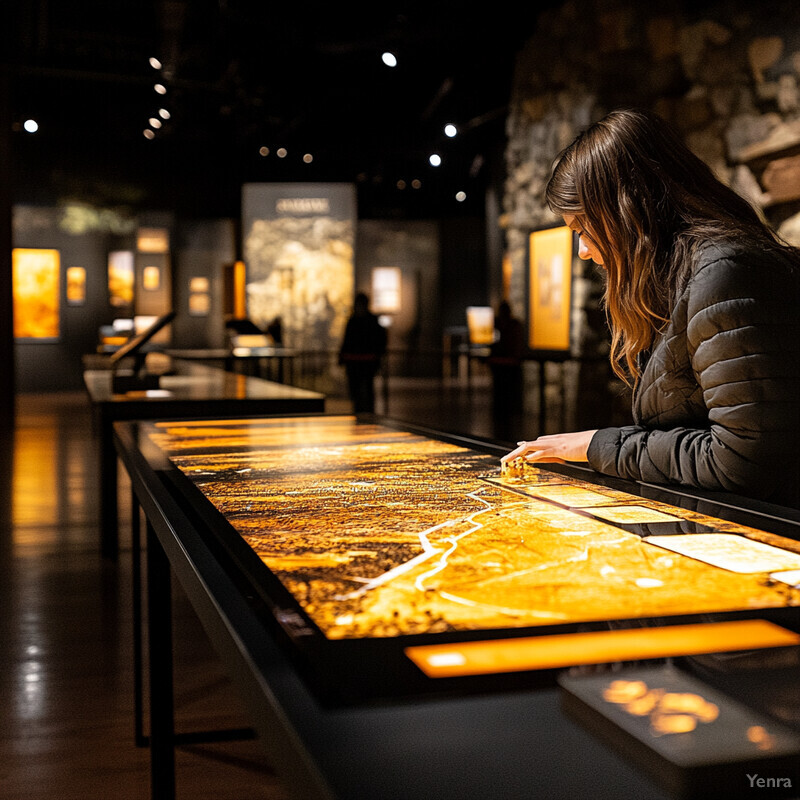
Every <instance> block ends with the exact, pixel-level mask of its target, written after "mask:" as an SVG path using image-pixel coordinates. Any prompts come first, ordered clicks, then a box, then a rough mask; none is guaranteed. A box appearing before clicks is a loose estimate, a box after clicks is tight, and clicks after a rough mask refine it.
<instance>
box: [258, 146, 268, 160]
mask: <svg viewBox="0 0 800 800" xmlns="http://www.w3.org/2000/svg"><path fill="white" fill-rule="evenodd" d="M258 154H259V155H260V156H264V157H265V158H266V157H267V156H268V155H269V147H259V148H258Z"/></svg>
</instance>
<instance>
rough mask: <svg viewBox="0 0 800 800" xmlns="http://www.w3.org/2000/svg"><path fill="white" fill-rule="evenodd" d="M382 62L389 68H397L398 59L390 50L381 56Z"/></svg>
mask: <svg viewBox="0 0 800 800" xmlns="http://www.w3.org/2000/svg"><path fill="white" fill-rule="evenodd" d="M381 61H383V63H384V64H386V66H387V67H396V66H397V57H396V56H395V54H394V53H390V52H389V51H388V50H387V51H386V52H385V53H384V54H383V55H382V56H381Z"/></svg>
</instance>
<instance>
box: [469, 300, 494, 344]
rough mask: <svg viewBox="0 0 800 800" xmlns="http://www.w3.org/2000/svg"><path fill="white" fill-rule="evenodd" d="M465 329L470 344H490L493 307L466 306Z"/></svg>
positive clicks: (492, 326) (491, 340)
mask: <svg viewBox="0 0 800 800" xmlns="http://www.w3.org/2000/svg"><path fill="white" fill-rule="evenodd" d="M467 331H468V332H469V343H470V344H478V345H487V344H492V342H494V309H493V308H492V307H491V306H467Z"/></svg>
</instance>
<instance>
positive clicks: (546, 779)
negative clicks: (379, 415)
mask: <svg viewBox="0 0 800 800" xmlns="http://www.w3.org/2000/svg"><path fill="white" fill-rule="evenodd" d="M114 429H115V440H116V445H117V448H118V452H119V455H120V458H121V459H122V461H123V463H124V464H125V467H126V469H127V470H128V473H129V474H130V476H131V483H132V487H133V492H134V495H135V498H136V499H137V501H138V502H139V503H140V504H141V508H142V509H143V510H144V514H145V516H146V519H147V565H148V566H147V574H148V580H147V596H148V609H149V614H150V617H149V625H150V662H149V682H150V720H151V736H150V742H149V744H150V750H151V771H152V785H151V789H152V797H153V798H154V800H173V798H174V797H175V780H176V776H175V758H174V747H175V744H176V742H177V741H178V739H177V737H176V735H175V730H174V713H173V710H172V709H173V702H172V701H173V685H172V681H173V675H172V660H171V619H170V616H169V614H168V613H166V609H167V608H168V606H169V602H170V586H171V583H170V581H171V579H172V577H173V576H174V577H176V578H177V580H178V581H179V582H180V584H181V586H182V588H183V590H184V592H185V593H186V596H187V597H188V599H189V601H190V603H191V605H192V607H193V608H194V610H195V612H196V613H197V615H198V617H199V619H200V620H201V622H202V624H203V626H204V628H205V630H206V632H207V633H208V635H209V638H210V640H211V641H212V643H213V644H214V646H215V648H216V649H217V651H218V652H219V654H220V656H221V658H222V661H223V663H224V664H225V666H226V668H227V671H228V673H229V675H230V676H231V678H232V680H233V682H234V685H235V686H236V687H237V688H238V689H239V691H240V693H241V695H242V697H243V700H244V702H245V707H246V708H247V709H248V711H249V713H250V715H251V720H252V722H253V729H254V731H255V733H256V735H257V736H258V739H259V741H260V742H261V743H262V745H263V746H264V748H265V750H266V752H267V754H268V757H269V758H270V760H271V762H272V764H273V766H274V768H275V770H276V772H277V773H278V775H279V776H281V777H283V778H284V779H285V780H286V782H287V786H288V787H289V788H290V789H291V790H292V791H293V793H294V795H295V796H296V797H299V798H315V800H316V799H319V798H322V799H323V800H325V799H326V798H337V799H338V800H356V798H358V800H360V798H362V797H366V796H376V797H377V796H381V794H380V792H381V789H380V787H381V786H385V780H387V777H388V776H387V774H386V773H389V774H392V776H393V777H391V778H390V779H391V780H394V781H395V783H394V787H395V788H394V790H393V792H394V793H393V795H392V796H393V797H396V798H403V800H405V799H406V798H410V797H423V796H437V797H439V798H441V800H465V799H466V798H471V797H478V796H481V797H487V798H488V797H496V798H500V797H502V798H503V800H512V798H514V799H516V798H519V800H522V798H529V797H531V796H543V797H548V798H558V797H573V796H589V795H593V794H595V792H596V788H597V786H602V785H605V786H612V785H613V786H614V796H615V799H616V800H628V799H629V798H630V799H633V798H636V800H664V798H666V797H668V795H667V794H666V793H665V792H664V791H663V790H662V789H661V788H659V787H658V786H656V785H655V784H654V783H653V782H651V781H650V780H649V779H648V778H647V777H646V776H645V775H644V774H643V773H641V772H639V770H638V769H637V768H635V767H634V766H633V765H631V764H629V763H628V762H627V761H625V760H623V759H621V758H619V757H618V756H617V755H616V754H615V753H614V752H612V751H611V750H609V749H606V747H605V746H604V745H603V744H602V743H601V742H599V741H597V740H596V739H595V738H594V737H592V736H591V735H590V734H588V733H587V732H586V731H585V730H583V729H582V728H581V727H580V726H579V725H577V724H576V723H574V722H573V721H571V720H570V719H569V718H568V717H567V716H566V715H565V714H564V712H563V710H562V708H561V705H560V700H559V694H558V691H557V690H556V689H549V688H544V689H541V688H540V689H536V690H531V691H516V690H514V691H509V692H503V693H497V694H495V695H491V694H488V695H483V696H466V697H462V698H457V697H456V698H452V697H449V698H434V699H431V700H425V701H423V702H421V703H414V702H411V703H408V702H398V703H397V704H391V703H389V704H382V705H379V706H378V707H369V706H367V707H354V708H326V707H324V706H321V705H320V704H319V703H318V701H317V699H316V698H315V696H314V693H313V692H312V691H311V689H310V688H309V687H308V685H306V684H305V683H304V681H303V679H302V677H301V676H300V674H299V672H298V670H297V668H296V666H295V665H294V663H293V661H292V659H291V658H290V657H289V655H288V654H287V652H286V650H285V649H284V648H283V647H282V646H281V644H280V643H279V642H278V641H277V640H276V639H275V638H274V636H273V635H272V634H271V632H270V631H269V630H268V629H267V628H266V627H265V624H264V617H263V609H261V608H257V607H256V603H255V601H254V599H253V598H252V597H249V596H248V595H247V593H243V592H242V589H241V583H240V582H237V580H236V576H235V575H232V574H229V573H228V572H227V571H226V568H225V567H224V566H223V565H222V563H221V562H220V561H219V560H218V559H217V558H216V557H215V555H214V553H213V552H212V551H211V550H210V549H209V546H208V543H207V541H206V539H205V538H204V536H203V535H202V533H201V531H200V528H199V525H200V524H201V523H200V522H199V520H200V519H201V517H202V510H201V509H196V508H187V507H186V499H185V498H184V497H181V496H180V495H179V493H176V492H175V489H174V486H172V485H171V483H170V481H168V480H166V479H165V478H164V477H162V473H161V467H159V466H158V465H156V466H154V462H153V454H152V453H150V454H146V453H143V452H142V451H141V450H140V442H139V441H138V438H137V435H136V425H135V424H132V423H118V424H116V425H115V426H114ZM502 449H503V448H497V450H498V452H500V451H501V450H502ZM160 457H161V458H163V456H160ZM164 469H169V465H168V464H166V463H165V464H164ZM645 488H647V487H645ZM653 491H654V492H656V493H659V492H661V491H662V487H653ZM681 496H682V495H681V493H677V495H676V497H675V498H673V502H679V501H680V500H681ZM685 497H686V499H687V501H689V500H692V499H693V495H692V493H687V494H686V495H685ZM753 507H754V508H758V504H754V506H753ZM771 508H774V507H764V509H763V512H762V513H764V514H765V515H768V514H769V511H770V509H771ZM733 509H734V510H735V506H734V507H733ZM745 511H746V513H750V510H749V509H745ZM137 513H138V510H137ZM198 513H200V515H201V516H200V517H198ZM787 524H788V525H789V526H790V527H792V528H793V529H796V523H795V522H793V521H789V522H788V523H787ZM390 733H391V737H390ZM392 737H393V739H394V743H390V741H391V738H392ZM465 737H466V738H465ZM473 738H474V743H473ZM420 747H422V748H423V751H424V752H428V751H427V750H426V749H425V748H427V747H430V752H431V753H434V754H435V756H431V757H432V758H434V757H435V759H436V764H437V771H436V772H435V774H430V771H429V770H425V769H422V765H420V768H421V774H420V775H419V776H417V775H415V774H413V771H411V770H410V768H409V763H408V762H409V760H410V761H411V762H412V764H413V763H416V762H414V758H413V756H414V753H415V751H416V749H418V748H420ZM548 747H553V748H555V749H552V750H550V751H549V752H548V751H547V748H548ZM353 752H355V754H356V755H357V756H358V757H357V758H356V759H355V760H353V759H352V758H351V757H350V756H351V754H352V753H353ZM498 765H499V767H500V768H501V769H500V775H499V777H498V776H497V775H493V771H495V772H496V771H497V769H498ZM440 773H441V774H440ZM370 775H372V776H373V777H370ZM492 780H494V781H499V783H498V784H497V789H496V791H497V792H501V793H500V794H497V793H495V794H492V792H493V791H494V790H493V789H492V788H491V787H493V786H494V785H495V784H494V783H492ZM504 781H505V782H506V783H507V785H503V782H504ZM487 786H488V787H489V788H488V789H487ZM501 787H502V788H501ZM523 787H524V788H523Z"/></svg>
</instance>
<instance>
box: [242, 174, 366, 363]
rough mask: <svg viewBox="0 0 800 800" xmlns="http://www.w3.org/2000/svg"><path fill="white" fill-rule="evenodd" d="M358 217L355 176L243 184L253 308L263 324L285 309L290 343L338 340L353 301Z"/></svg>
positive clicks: (310, 345) (333, 343)
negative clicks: (350, 178)
mask: <svg viewBox="0 0 800 800" xmlns="http://www.w3.org/2000/svg"><path fill="white" fill-rule="evenodd" d="M355 225H356V194H355V187H354V186H353V185H352V184H345V183H248V184H245V185H244V187H243V189H242V242H243V255H244V262H245V265H246V272H247V278H246V280H247V316H248V317H249V318H250V319H251V320H252V321H253V322H255V323H256V325H258V326H259V327H261V328H264V329H266V327H267V326H268V325H269V324H270V322H272V321H273V320H274V319H275V318H276V317H280V318H281V322H282V327H283V333H284V340H285V343H286V344H287V345H288V346H291V347H294V348H298V349H302V350H320V349H322V350H325V349H331V348H336V347H338V346H339V344H340V342H341V339H342V337H343V336H344V328H345V325H346V323H347V318H348V316H349V314H350V311H351V309H352V304H353V295H354V281H355V277H354V276H355V267H354V260H353V249H354V242H355Z"/></svg>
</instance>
